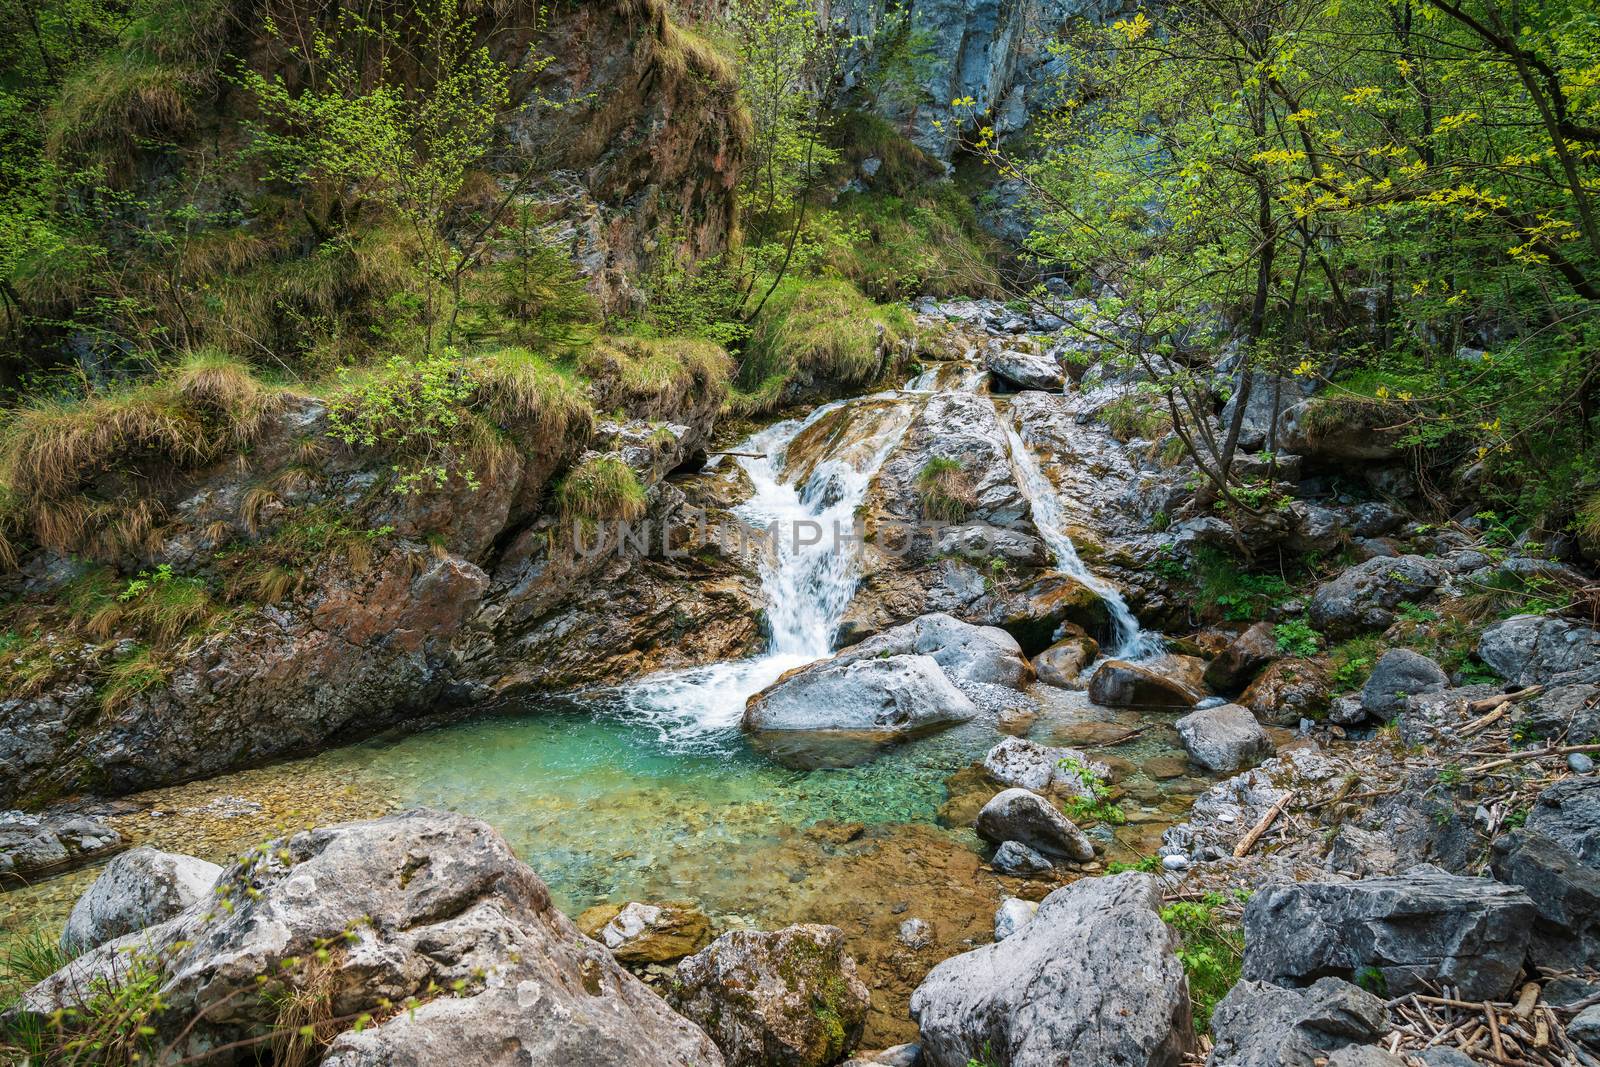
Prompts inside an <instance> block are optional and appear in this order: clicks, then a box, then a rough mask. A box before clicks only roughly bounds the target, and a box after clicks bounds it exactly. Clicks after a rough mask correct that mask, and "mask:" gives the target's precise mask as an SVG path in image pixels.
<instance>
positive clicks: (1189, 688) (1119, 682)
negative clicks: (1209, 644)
mask: <svg viewBox="0 0 1600 1067" xmlns="http://www.w3.org/2000/svg"><path fill="white" fill-rule="evenodd" d="M1203 673H1204V667H1203V665H1202V664H1201V663H1200V661H1199V660H1197V659H1194V658H1192V657H1189V656H1163V657H1161V658H1160V659H1157V660H1151V661H1149V662H1146V663H1130V662H1129V661H1127V660H1121V659H1111V660H1106V661H1105V662H1104V663H1102V664H1100V666H1099V667H1097V668H1095V672H1094V676H1093V677H1091V678H1090V679H1089V699H1090V700H1092V701H1094V702H1095V703H1096V704H1104V705H1105V706H1106V707H1112V708H1192V707H1194V706H1195V705H1196V704H1198V703H1200V701H1201V700H1203V699H1204V698H1205V695H1206V694H1205V689H1204V688H1203V682H1202V681H1201V675H1202V674H1203Z"/></svg>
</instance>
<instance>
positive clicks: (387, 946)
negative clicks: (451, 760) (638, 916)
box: [21, 810, 723, 1067]
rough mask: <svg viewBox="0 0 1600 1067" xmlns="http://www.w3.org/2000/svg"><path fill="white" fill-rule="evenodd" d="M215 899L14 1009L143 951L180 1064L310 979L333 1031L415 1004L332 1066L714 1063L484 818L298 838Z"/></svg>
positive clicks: (436, 815)
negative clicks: (337, 1023) (264, 989)
mask: <svg viewBox="0 0 1600 1067" xmlns="http://www.w3.org/2000/svg"><path fill="white" fill-rule="evenodd" d="M218 894H219V897H221V898H224V899H226V900H227V901H228V902H229V906H228V907H226V908H224V907H217V906H215V905H214V902H213V901H211V900H203V901H197V902H196V903H195V904H193V905H191V906H190V907H189V908H188V909H186V910H185V911H184V912H183V913H182V914H180V915H179V916H178V917H177V918H175V919H172V920H170V921H168V922H166V923H162V924H160V925H159V926H156V927H151V928H149V929H147V930H144V931H141V932H139V933H135V934H130V935H128V936H127V937H124V938H119V939H117V940H115V941H111V942H107V943H106V944H104V945H101V946H100V947H99V948H96V949H92V950H90V951H89V952H88V953H86V954H85V955H83V956H80V957H79V958H78V959H77V960H75V961H74V962H73V963H72V964H71V965H69V966H68V967H67V968H65V969H63V970H62V971H60V972H58V973H57V974H55V975H53V976H51V977H50V978H48V979H46V980H45V981H44V982H42V983H40V984H39V985H38V986H36V987H34V988H33V989H32V990H30V991H29V992H28V993H27V994H26V996H25V998H24V1001H23V1004H22V1005H21V1008H22V1010H24V1011H26V1012H30V1013H35V1014H41V1015H47V1014H49V1013H51V1012H53V1011H56V1010H58V1009H60V1008H64V1007H78V1006H81V1005H82V1002H83V998H84V997H86V996H88V995H89V992H88V991H89V990H90V988H91V985H92V979H93V976H96V975H104V974H110V973H112V972H113V971H115V970H116V969H119V968H125V967H126V966H127V957H126V954H125V953H126V952H127V951H128V950H129V949H130V948H142V949H143V951H145V952H146V953H147V955H148V958H149V959H150V960H151V961H152V964H153V965H154V966H157V967H158V968H159V970H160V972H161V975H162V985H161V998H162V1001H163V1002H164V1003H165V1004H166V1005H167V1007H168V1009H169V1010H168V1011H167V1012H165V1013H163V1014H162V1015H161V1016H159V1017H158V1018H157V1019H156V1020H155V1024H156V1026H157V1028H158V1033H157V1034H156V1035H155V1040H157V1041H158V1042H165V1041H171V1040H175V1039H179V1038H180V1033H181V1031H182V1030H183V1028H185V1027H190V1028H189V1029H188V1030H187V1032H186V1033H182V1034H181V1040H179V1043H178V1046H177V1048H175V1049H174V1050H173V1051H174V1052H175V1053H177V1054H178V1055H180V1056H182V1055H187V1054H191V1053H198V1052H201V1051H204V1050H205V1049H208V1048H215V1047H216V1046H218V1045H223V1044H227V1043H228V1042H231V1041H238V1040H242V1039H244V1038H247V1037H253V1036H255V1035H258V1034H262V1033H266V1032H269V1031H270V1030H271V1029H272V1028H273V1027H274V1026H276V1025H277V1023H278V1019H279V1015H278V1012H279V1007H278V1004H279V1001H278V1000H277V999H275V998H269V997H263V996H261V995H260V989H261V983H260V979H261V978H263V977H265V978H267V979H269V980H270V981H272V982H274V983H281V984H282V985H283V987H284V988H285V990H286V991H287V990H288V989H291V988H304V987H306V986H308V985H309V984H311V983H315V985H316V988H317V989H318V990H319V995H323V994H324V993H325V995H326V1000H325V1001H324V1003H325V1004H326V1006H327V1010H328V1011H329V1012H330V1013H331V1015H332V1016H334V1017H345V1018H354V1017H356V1016H357V1015H359V1014H361V1013H363V1012H373V1013H379V1012H380V1011H381V1004H382V1002H383V1001H384V1000H385V998H387V1001H389V1002H392V1003H395V1004H401V1003H404V1002H406V1000H407V998H409V997H412V996H413V995H416V996H418V997H420V998H421V1003H419V1004H418V1005H417V1006H416V1007H415V1009H414V1010H408V1011H402V1012H399V1013H397V1014H393V1015H391V1016H390V1017H388V1018H386V1019H385V1020H384V1021H382V1022H379V1023H376V1024H374V1025H372V1026H369V1027H367V1028H365V1029H363V1030H362V1031H361V1032H360V1033H357V1032H355V1031H353V1030H351V1031H346V1032H345V1033H343V1034H341V1035H340V1036H339V1037H338V1038H336V1039H335V1040H334V1042H333V1043H332V1045H331V1046H330V1047H329V1049H328V1052H327V1055H326V1058H325V1059H324V1060H323V1061H322V1062H323V1063H324V1065H328V1067H387V1065H397V1064H435V1063H460V1064H468V1063H471V1064H480V1063H481V1064H491V1065H501V1064H504V1065H508V1067H509V1065H511V1064H514V1063H561V1064H568V1065H571V1067H633V1065H637V1064H640V1063H650V1064H661V1065H663V1067H717V1065H719V1064H721V1063H722V1062H723V1061H722V1056H721V1054H720V1053H719V1052H718V1051H717V1048H716V1046H714V1045H713V1044H712V1043H711V1041H710V1040H709V1039H708V1038H707V1037H706V1035H705V1034H704V1033H702V1032H701V1031H700V1030H699V1029H697V1028H696V1027H694V1026H693V1025H691V1024H690V1023H688V1022H686V1021H685V1020H684V1019H682V1018H681V1017H679V1016H678V1015H675V1014H674V1013H673V1012H672V1011H671V1010H670V1009H669V1008H668V1007H667V1006H666V1004H665V1003H664V1002H663V1001H662V1000H661V999H660V998H659V997H657V996H656V995H655V994H654V993H652V992H651V991H650V990H649V989H648V988H647V987H646V986H645V985H644V984H643V983H642V982H640V981H639V980H638V979H636V978H634V977H633V976H632V975H630V974H629V973H628V972H627V971H625V970H624V969H623V968H622V967H621V965H619V964H618V963H617V962H616V961H615V960H614V959H612V957H611V954H610V953H609V952H608V951H606V949H605V948H604V947H602V946H601V945H599V944H597V943H595V942H593V941H591V940H589V939H588V938H585V937H583V936H582V935H581V934H579V932H578V929H577V927H576V926H574V925H573V924H572V922H571V921H570V920H569V919H567V918H566V916H564V915H562V914H561V913H560V912H559V911H557V910H556V908H555V906H554V905H553V904H552V902H551V900H550V894H549V891H548V890H547V889H546V887H545V884H544V883H543V882H542V881H541V880H540V879H539V877H538V875H536V874H534V872H533V871H532V870H530V869H529V868H528V867H526V866H525V865H523V864H522V863H520V862H518V860H517V859H516V856H515V855H514V854H513V853H512V851H511V847H510V846H509V845H508V844H507V843H506V842H505V840H504V839H503V838H502V837H501V836H500V835H499V834H498V833H497V832H495V831H494V830H493V829H491V828H490V827H489V826H488V825H487V824H485V823H482V822H479V821H478V820H476V819H469V818H466V817H464V816H461V815H456V814H452V813H447V812H437V811H427V810H418V811H410V812H406V813H403V814H400V815H394V816H390V817H387V818H383V819H375V820H372V821H369V822H358V823H346V824H343V825H340V826H330V827H326V828H323V829H317V830H309V831H306V832H303V833H299V834H295V835H294V836H293V837H291V838H289V839H287V840H285V841H281V842H278V843H276V844H274V845H273V846H272V847H269V848H266V849H263V850H261V851H259V852H256V853H252V854H251V855H250V856H248V857H246V858H245V859H243V860H241V861H240V862H239V863H237V864H235V865H233V866H232V867H230V868H228V869H227V870H226V871H224V873H223V876H222V878H221V879H220V880H219V883H218ZM329 945H333V946H335V949H334V950H333V951H331V952H328V953H326V954H325V955H326V958H325V959H323V958H319V950H320V949H323V948H325V947H327V946H329ZM457 983H460V984H459V986H458V985H457ZM429 989H444V990H455V991H454V992H453V993H452V994H450V995H444V996H437V995H428V994H427V990H429ZM224 1008H225V1010H223V1009H224ZM191 1024H192V1026H191Z"/></svg>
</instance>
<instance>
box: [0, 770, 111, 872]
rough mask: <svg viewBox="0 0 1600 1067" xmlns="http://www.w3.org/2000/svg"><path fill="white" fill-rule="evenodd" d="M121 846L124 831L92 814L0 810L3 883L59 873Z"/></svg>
mask: <svg viewBox="0 0 1600 1067" xmlns="http://www.w3.org/2000/svg"><path fill="white" fill-rule="evenodd" d="M3 792H4V790H3V789H0V793H3ZM120 847H122V835H120V834H118V833H117V832H116V831H115V830H113V829H112V828H111V827H110V826H107V825H106V823H105V822H104V821H103V820H101V819H98V818H94V817H92V816H86V815H54V816H52V815H30V814H28V813H27V812H22V811H0V885H6V884H10V883H19V884H20V883H23V882H28V881H32V880H33V879H35V878H38V877H41V876H43V875H49V874H56V873H59V872H61V871H65V870H68V869H70V868H72V867H76V866H79V865H81V864H85V863H89V862H91V861H92V860H94V859H96V858H97V857H100V856H104V855H107V854H109V853H112V852H115V851H116V850H117V849H118V848H120Z"/></svg>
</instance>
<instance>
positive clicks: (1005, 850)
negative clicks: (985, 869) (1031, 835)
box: [989, 841, 1056, 878]
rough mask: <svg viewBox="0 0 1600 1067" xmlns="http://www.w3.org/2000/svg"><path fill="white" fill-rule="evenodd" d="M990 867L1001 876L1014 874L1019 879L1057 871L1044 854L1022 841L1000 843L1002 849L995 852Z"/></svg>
mask: <svg viewBox="0 0 1600 1067" xmlns="http://www.w3.org/2000/svg"><path fill="white" fill-rule="evenodd" d="M989 866H991V867H993V868H994V869H995V870H997V871H999V872H1000V873H1001V874H1012V875H1016V876H1017V877H1019V878H1026V877H1028V876H1029V875H1034V874H1045V873H1047V872H1049V871H1053V870H1055V869H1056V865H1055V864H1053V863H1051V862H1050V861H1049V859H1047V858H1046V857H1045V856H1044V855H1043V854H1041V853H1040V852H1038V851H1037V850H1035V849H1031V848H1029V847H1028V846H1027V845H1024V844H1023V843H1022V842H1021V841H1002V842H1000V847H999V848H997V849H995V850H994V858H993V859H991V860H990V861H989Z"/></svg>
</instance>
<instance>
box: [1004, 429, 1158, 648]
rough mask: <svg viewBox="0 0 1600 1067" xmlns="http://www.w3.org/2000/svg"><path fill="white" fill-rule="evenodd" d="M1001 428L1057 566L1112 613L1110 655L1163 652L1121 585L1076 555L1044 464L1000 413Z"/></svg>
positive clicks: (1024, 491) (1024, 489) (1040, 532)
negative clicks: (1092, 568) (1126, 597)
mask: <svg viewBox="0 0 1600 1067" xmlns="http://www.w3.org/2000/svg"><path fill="white" fill-rule="evenodd" d="M1000 425H1001V426H1003V427H1004V428H1005V432H1006V445H1007V447H1008V448H1009V450H1010V452H1011V466H1012V468H1013V469H1014V470H1015V471H1016V473H1017V484H1018V486H1019V487H1020V488H1021V489H1022V492H1023V495H1024V496H1026V497H1027V498H1028V503H1029V504H1030V505H1032V507H1033V525H1034V526H1035V527H1037V528H1038V530H1039V536H1040V537H1042V538H1043V539H1044V543H1045V546H1046V547H1047V548H1049V549H1050V554H1051V555H1052V556H1053V557H1054V558H1055V565H1056V569H1057V570H1059V571H1061V572H1062V573H1063V574H1068V575H1071V576H1072V577H1074V578H1076V579H1077V580H1078V581H1080V582H1082V583H1083V584H1084V585H1086V586H1088V587H1089V588H1090V589H1092V590H1094V591H1095V592H1096V593H1098V594H1099V595H1100V599H1101V600H1102V601H1103V602H1104V603H1105V606H1106V612H1107V613H1108V614H1109V615H1110V616H1111V630H1112V636H1113V638H1114V640H1115V642H1116V648H1115V650H1114V651H1113V653H1112V655H1114V656H1115V657H1117V658H1118V659H1134V660H1136V659H1145V658H1147V657H1149V656H1158V655H1161V654H1162V653H1163V652H1165V651H1166V650H1165V648H1164V646H1163V645H1162V643H1161V639H1160V638H1159V637H1156V636H1154V635H1152V634H1148V633H1146V632H1145V631H1144V630H1143V629H1142V628H1141V627H1140V626H1139V620H1138V619H1137V618H1136V617H1135V616H1134V614H1133V612H1132V611H1131V610H1130V609H1129V608H1128V602H1127V601H1126V600H1124V599H1123V598H1122V592H1121V590H1119V589H1117V587H1116V586H1114V585H1112V584H1111V583H1110V582H1107V581H1105V580H1104V579H1102V578H1100V577H1099V576H1098V575H1096V574H1094V573H1093V572H1092V571H1090V570H1089V568H1088V567H1086V566H1084V563H1083V560H1082V559H1080V558H1078V549H1077V546H1075V545H1074V544H1073V543H1072V538H1071V537H1069V536H1068V535H1067V516H1066V514H1065V513H1064V511H1063V509H1062V506H1061V494H1060V493H1059V492H1057V491H1056V487H1055V484H1054V483H1053V482H1051V481H1050V477H1049V476H1048V475H1047V474H1045V472H1044V468H1042V467H1040V466H1039V461H1038V460H1037V459H1036V458H1034V455H1033V452H1032V450H1030V449H1029V448H1028V445H1027V443H1026V442H1025V441H1023V440H1022V435H1021V434H1020V433H1018V432H1017V428H1016V426H1014V425H1013V424H1012V420H1011V419H1010V418H1009V417H1004V418H1001V419H1000Z"/></svg>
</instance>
